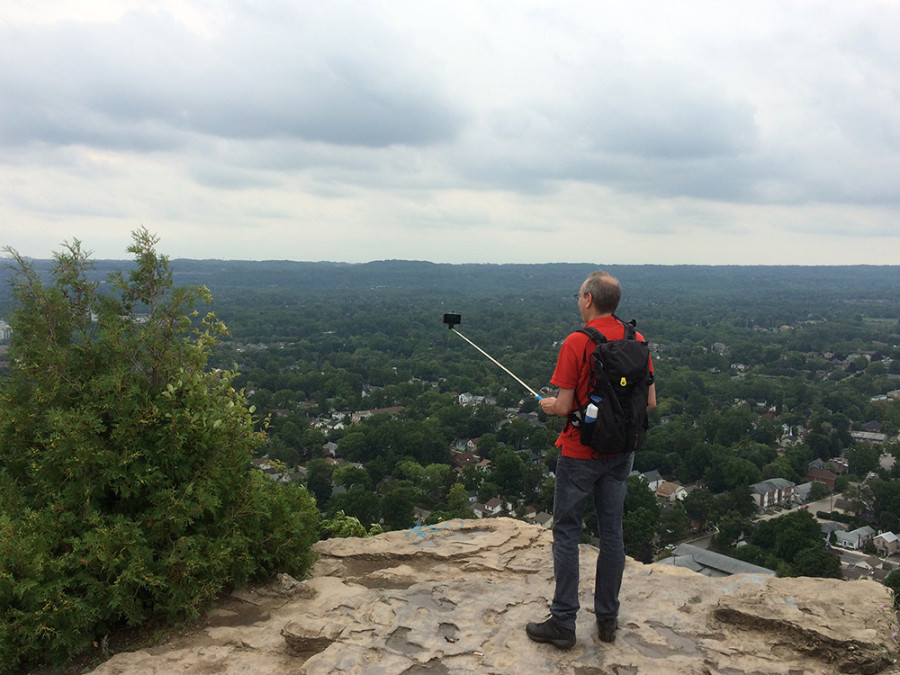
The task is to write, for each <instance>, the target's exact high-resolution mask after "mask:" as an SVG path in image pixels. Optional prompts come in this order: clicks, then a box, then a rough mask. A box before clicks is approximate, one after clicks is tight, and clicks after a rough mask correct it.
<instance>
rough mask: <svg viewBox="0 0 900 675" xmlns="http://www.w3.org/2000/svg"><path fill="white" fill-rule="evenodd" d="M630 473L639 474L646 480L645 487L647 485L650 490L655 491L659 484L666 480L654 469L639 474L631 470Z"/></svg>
mask: <svg viewBox="0 0 900 675" xmlns="http://www.w3.org/2000/svg"><path fill="white" fill-rule="evenodd" d="M631 475H632V476H641V477H642V478H643V479H644V480H645V481H647V487H649V488H650V490H651V491H652V492H656V491H657V490H658V489H659V486H660V485H662V484H663V483H664V482H665V480H666V479H665V478H663V477H662V474H660V472H659V471H657V470H656V469H654V470H653V471H648V472H647V473H641V474H639V473H638V472H637V471H632V472H631Z"/></svg>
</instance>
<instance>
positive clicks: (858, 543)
mask: <svg viewBox="0 0 900 675" xmlns="http://www.w3.org/2000/svg"><path fill="white" fill-rule="evenodd" d="M874 536H875V530H873V529H872V528H871V527H869V526H868V525H864V526H862V527H857V528H856V529H855V530H853V531H852V532H845V531H844V530H837V531H836V532H835V533H834V537H835V541H836V543H837V545H838V546H840V547H841V548H850V549H853V550H854V551H855V550H857V549H860V548H862V547H863V545H864V544H865V543H866V542H867V541H869V540H870V539H872V538H873V537H874Z"/></svg>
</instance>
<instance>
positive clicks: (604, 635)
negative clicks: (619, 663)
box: [597, 619, 619, 642]
mask: <svg viewBox="0 0 900 675" xmlns="http://www.w3.org/2000/svg"><path fill="white" fill-rule="evenodd" d="M618 627H619V622H618V621H616V619H597V635H599V636H600V640H601V641H602V642H615V641H616V629H617V628H618Z"/></svg>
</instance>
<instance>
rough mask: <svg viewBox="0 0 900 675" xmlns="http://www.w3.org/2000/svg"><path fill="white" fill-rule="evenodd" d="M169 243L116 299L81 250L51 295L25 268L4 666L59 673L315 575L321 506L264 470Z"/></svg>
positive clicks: (1, 635) (0, 648) (56, 272)
mask: <svg viewBox="0 0 900 675" xmlns="http://www.w3.org/2000/svg"><path fill="white" fill-rule="evenodd" d="M156 243H157V239H156V237H155V236H153V235H151V234H149V233H148V232H147V231H146V230H140V231H137V232H135V233H134V234H133V244H132V246H130V247H129V249H128V250H129V251H130V252H131V253H133V254H134V258H135V264H134V266H133V268H132V269H131V270H130V271H129V272H128V273H127V274H122V273H115V274H113V275H112V276H111V277H110V279H109V281H108V283H107V284H101V283H100V282H99V281H97V280H95V279H93V278H92V263H91V261H90V259H89V257H90V253H88V252H85V251H84V250H83V249H82V248H81V244H80V242H78V241H75V242H74V243H72V244H67V245H66V247H65V250H64V251H63V252H62V253H57V254H55V256H54V259H55V265H54V269H53V276H52V279H49V280H44V279H42V278H41V276H40V275H39V274H38V273H37V272H36V271H35V269H34V267H33V265H32V264H31V263H30V262H29V261H28V260H26V259H25V258H23V257H21V256H20V255H18V254H17V253H16V252H15V251H12V250H11V249H7V252H8V253H10V254H11V256H12V265H13V267H14V270H15V276H14V277H13V282H12V283H13V287H12V292H13V297H14V299H15V301H16V303H17V308H16V310H15V313H14V314H13V316H12V321H11V325H12V329H13V332H12V338H11V341H10V345H9V360H10V370H9V377H8V378H7V379H5V380H3V381H2V382H0V663H2V664H4V665H5V666H8V667H10V668H16V667H26V666H29V665H33V664H37V663H46V662H51V663H53V662H56V663H59V662H61V661H63V660H65V659H67V658H69V657H71V656H73V655H76V654H79V653H81V652H84V651H85V650H87V649H88V648H89V647H90V645H91V644H92V642H94V641H99V640H100V639H101V638H102V637H103V636H104V635H107V634H109V633H110V632H112V631H114V630H116V629H117V628H119V627H122V626H126V625H128V626H136V625H140V624H142V623H143V622H145V621H148V620H151V619H152V620H162V621H171V622H179V621H182V620H185V619H190V618H194V617H196V616H197V615H198V614H199V612H200V611H201V610H202V609H203V608H204V606H205V605H206V604H207V603H208V602H209V601H210V600H211V599H213V598H214V597H215V596H216V595H217V594H218V593H220V592H221V591H223V590H225V589H227V588H229V587H233V586H236V585H239V584H241V583H243V582H246V581H248V580H252V579H259V578H264V577H265V576H268V575H271V574H273V573H275V572H277V571H284V572H288V573H291V574H295V575H300V574H303V573H304V572H305V571H306V569H307V568H308V566H309V564H310V563H311V553H310V546H311V544H312V543H313V542H314V541H315V540H316V538H317V522H316V521H317V517H318V515H317V511H316V509H315V502H314V500H313V499H312V498H311V497H310V496H309V495H308V493H307V492H306V490H305V489H304V488H302V487H299V486H290V485H287V486H286V485H279V484H276V483H275V482H273V481H271V480H268V479H266V478H265V477H264V476H263V475H262V474H261V473H260V472H259V471H256V470H254V469H252V468H251V463H250V460H251V458H252V457H253V454H254V452H255V451H256V450H257V449H258V448H259V447H260V446H261V444H262V443H263V442H264V437H263V435H262V432H258V431H255V430H254V420H253V418H252V413H253V409H252V408H251V407H250V406H248V404H247V401H246V399H245V398H244V395H243V393H242V392H239V391H236V390H235V389H234V388H233V387H232V381H233V379H234V377H235V376H236V374H235V373H234V372H229V371H217V370H211V369H209V368H207V358H208V356H209V351H210V349H211V348H212V346H213V345H214V344H215V343H216V342H217V339H218V337H219V336H220V335H222V334H224V326H223V325H222V324H221V323H220V322H219V321H218V320H217V319H216V317H215V316H214V315H212V314H208V315H206V317H204V318H203V319H197V318H196V316H197V314H196V312H195V311H194V309H193V307H194V305H195V304H197V303H199V302H209V301H210V297H209V294H208V291H206V289H204V288H197V287H176V286H175V285H174V283H173V281H172V272H171V271H170V269H169V266H168V260H167V258H165V257H164V256H160V255H158V254H157V253H156V250H155V245H156Z"/></svg>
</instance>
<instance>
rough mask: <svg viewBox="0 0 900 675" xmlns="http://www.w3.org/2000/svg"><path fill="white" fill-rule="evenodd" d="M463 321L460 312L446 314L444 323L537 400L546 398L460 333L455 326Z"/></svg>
mask: <svg viewBox="0 0 900 675" xmlns="http://www.w3.org/2000/svg"><path fill="white" fill-rule="evenodd" d="M461 321H462V317H461V316H460V315H459V314H444V323H445V324H447V328H449V329H450V330H452V331H453V332H454V333H456V334H457V335H459V337H461V338H462V339H463V340H465V341H466V342H468V343H469V344H470V345H472V346H473V347H475V349H477V350H478V351H480V352H481V353H482V354H484V355H485V356H486V357H488V359H490V360H491V361H493V362H494V363H496V364H497V365H498V366H500V368H501V369H502V370H503V371H504V372H505V373H506V374H507V375H509V376H510V377H512V378H513V379H514V380H515V381H516V382H518V383H519V384H521V385H522V386H523V387H525V388H526V389H527V390H528V391H529V392H531V393H532V394H533V395H534V396H535V397H537V400H538V401H540V400H541V399H542V398H544V397H543V396H541V395H540V394H539V393H537V392H536V391H535V390H534V389H532V388H531V387H529V386H528V385H527V384H525V383H524V382H522V380H520V379H519V378H518V377H517V376H516V375H515V374H513V372H512V371H511V370H510V369H509V368H507V367H506V366H504V365H503V364H502V363H500V362H499V361H498V360H497V359H495V358H494V357H493V356H491V355H490V354H488V353H487V352H486V351H484V350H483V349H482V348H481V347H479V346H478V345H476V344H475V343H474V342H472V341H471V340H470V339H469V338H467V337H466V336H465V335H463V334H462V333H460V332H459V331H458V330H456V328H454V326H456V325H457V324H458V323H460V322H461Z"/></svg>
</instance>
